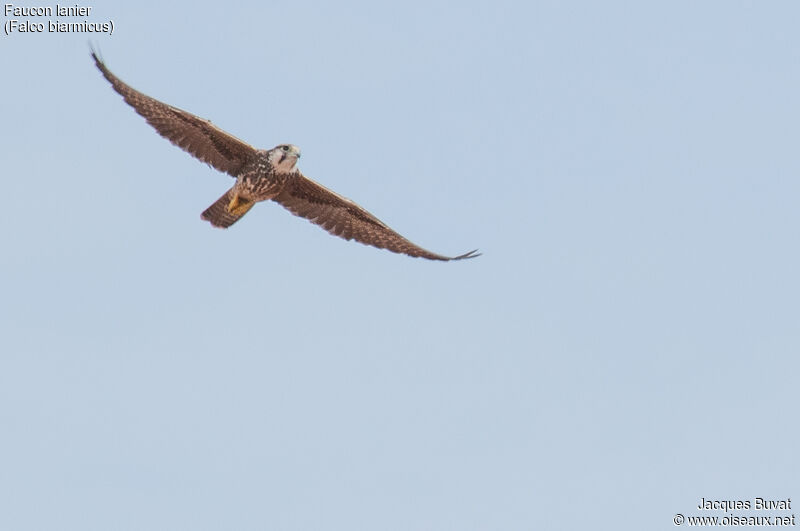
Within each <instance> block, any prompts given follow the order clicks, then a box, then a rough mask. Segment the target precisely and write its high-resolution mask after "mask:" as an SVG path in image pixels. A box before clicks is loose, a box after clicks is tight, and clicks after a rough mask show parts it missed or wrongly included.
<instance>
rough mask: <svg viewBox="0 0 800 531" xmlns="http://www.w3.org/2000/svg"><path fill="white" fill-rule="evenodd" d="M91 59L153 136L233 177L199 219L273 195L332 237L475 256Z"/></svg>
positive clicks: (236, 211)
mask: <svg viewBox="0 0 800 531" xmlns="http://www.w3.org/2000/svg"><path fill="white" fill-rule="evenodd" d="M92 57H93V58H94V63H95V65H97V68H99V69H100V72H102V73H103V76H105V78H106V79H107V80H108V81H109V82H110V83H111V86H112V87H114V90H116V91H117V92H118V93H119V94H120V95H121V96H122V97H123V98H124V99H125V101H126V102H127V103H128V105H130V106H131V107H133V108H134V110H135V111H136V112H137V113H139V114H140V115H142V116H143V117H144V119H145V120H147V123H149V124H150V125H152V126H153V127H154V128H155V130H156V131H158V134H160V135H161V136H163V137H164V138H166V139H167V140H169V141H170V142H172V143H173V144H175V145H176V146H178V147H180V148H182V149H183V150H185V151H187V152H188V153H189V154H190V155H192V156H194V157H196V158H197V159H200V160H201V161H203V162H205V163H207V164H208V165H209V166H211V167H213V168H215V169H217V170H219V171H221V172H225V173H227V174H229V175H230V176H231V177H234V178H235V179H236V183H235V184H234V185H233V187H232V188H231V189H230V190H228V191H227V192H225V193H224V194H223V195H222V197H220V198H219V199H217V201H216V202H215V203H214V204H213V205H211V206H210V207H208V208H207V209H206V210H205V212H203V214H202V218H203V219H205V220H206V221H208V222H210V223H211V224H212V225H214V226H215V227H221V228H227V227H230V226H231V225H233V224H234V223H236V222H237V221H239V219H240V218H241V217H242V216H244V215H245V214H247V212H248V211H249V210H250V209H251V208H253V205H255V204H256V203H258V202H259V201H266V200H267V199H272V200H273V201H275V202H277V203H280V204H281V205H283V206H284V207H285V208H286V209H288V210H289V211H290V212H291V213H292V214H295V215H297V216H301V217H304V218H306V219H308V220H309V221H311V222H312V223H316V224H317V225H319V226H320V227H322V228H323V229H325V230H326V231H328V232H330V233H331V234H333V235H334V236H339V237H341V238H344V239H346V240H351V239H353V240H356V241H358V242H361V243H363V244H366V245H372V246H374V247H378V248H381V249H388V250H390V251H392V252H395V253H403V254H407V255H409V256H413V257H422V258H427V259H429V260H442V261H449V260H463V259H465V258H475V257H476V256H480V254H479V253H478V252H477V250H475V251H470V252H468V253H464V254H462V255H459V256H454V257H449V256H443V255H440V254H436V253H432V252H430V251H427V250H425V249H423V248H422V247H419V246H418V245H415V244H414V243H411V242H410V241H409V240H407V239H405V238H404V237H403V236H401V235H400V234H398V233H397V232H395V231H393V230H392V229H390V228H389V227H388V226H387V225H386V224H385V223H383V222H382V221H381V220H379V219H378V218H376V217H375V216H373V215H372V214H370V213H369V212H367V211H366V210H364V209H363V208H361V207H360V206H358V205H357V204H356V203H354V202H353V201H350V200H349V199H347V198H345V197H342V196H340V195H339V194H337V193H335V192H332V191H331V190H328V189H327V188H325V187H324V186H322V185H320V184H317V183H316V182H314V181H312V180H311V179H309V178H307V177H305V176H304V175H303V174H302V173H300V170H299V169H297V167H296V164H297V159H299V158H300V149H299V148H298V147H297V146H294V145H292V144H281V145H279V146H277V147H274V148H272V149H270V150H264V149H256V148H254V147H252V146H250V145H249V144H247V143H245V142H243V141H241V140H239V139H238V138H236V137H235V136H233V135H230V134H228V133H226V132H225V131H223V130H221V129H219V128H218V127H216V126H214V125H213V124H212V123H211V122H210V121H208V120H204V119H203V118H200V117H198V116H195V115H193V114H191V113H188V112H186V111H183V110H181V109H178V108H177V107H173V106H172V105H167V104H166V103H162V102H160V101H158V100H156V99H153V98H151V97H150V96H147V95H145V94H142V93H141V92H139V91H138V90H135V89H133V88H132V87H130V86H128V85H127V84H125V83H124V82H123V81H122V80H120V79H119V78H118V77H117V76H115V75H114V74H112V73H111V71H110V70H109V69H108V68H106V65H105V64H104V63H103V61H101V60H100V59H99V58H98V56H97V54H95V53H94V52H92Z"/></svg>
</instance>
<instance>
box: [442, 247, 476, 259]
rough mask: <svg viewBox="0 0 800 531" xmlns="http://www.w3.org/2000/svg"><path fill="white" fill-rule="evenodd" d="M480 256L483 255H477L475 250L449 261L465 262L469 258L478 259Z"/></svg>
mask: <svg viewBox="0 0 800 531" xmlns="http://www.w3.org/2000/svg"><path fill="white" fill-rule="evenodd" d="M481 254H483V253H479V252H478V250H477V249H473V250H471V251H470V252H468V253H464V254H460V255H458V256H454V257H453V258H451V259H450V260H467V259H469V258H478V257H479V256H480V255H481Z"/></svg>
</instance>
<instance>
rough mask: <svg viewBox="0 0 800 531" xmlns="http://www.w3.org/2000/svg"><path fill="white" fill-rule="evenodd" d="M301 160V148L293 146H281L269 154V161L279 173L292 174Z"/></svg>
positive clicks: (271, 150)
mask: <svg viewBox="0 0 800 531" xmlns="http://www.w3.org/2000/svg"><path fill="white" fill-rule="evenodd" d="M299 158H300V148H299V147H297V146H295V145H293V144H281V145H280V146H275V147H274V148H272V149H270V150H269V152H268V160H269V162H270V164H272V166H273V167H274V168H275V171H276V172H278V173H291V172H293V171H294V165H295V164H297V159H299Z"/></svg>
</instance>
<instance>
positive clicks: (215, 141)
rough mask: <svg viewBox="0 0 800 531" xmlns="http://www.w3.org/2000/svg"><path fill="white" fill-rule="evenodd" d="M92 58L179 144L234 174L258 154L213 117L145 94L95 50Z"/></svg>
mask: <svg viewBox="0 0 800 531" xmlns="http://www.w3.org/2000/svg"><path fill="white" fill-rule="evenodd" d="M92 57H93V58H94V63H95V64H96V65H97V68H99V69H100V71H101V72H102V73H103V75H104V76H105V78H106V79H107V80H108V81H109V82H110V83H111V86H113V87H114V90H116V91H117V92H119V93H120V94H121V95H122V97H123V98H125V101H126V102H127V103H128V105H130V106H131V107H133V108H134V109H135V110H136V112H137V113H139V114H141V115H142V116H144V119H145V120H147V123H149V124H150V125H152V126H153V127H154V128H155V130H156V131H158V133H159V134H160V135H161V136H163V137H164V138H166V139H167V140H169V141H170V142H172V143H173V144H175V145H176V146H178V147H180V148H182V149H183V150H185V151H187V152H188V153H190V154H192V155H193V156H195V157H196V158H198V159H200V160H202V161H203V162H205V163H208V164H209V165H210V166H212V167H214V168H216V169H218V170H219V171H223V172H225V173H228V174H230V175H232V176H234V177H236V176H237V174H238V172H239V171H240V170H241V169H242V166H244V164H245V163H246V162H247V161H249V160H250V159H251V158H252V157H254V156H255V154H256V150H255V148H253V147H252V146H250V145H249V144H247V143H246V142H243V141H241V140H239V139H238V138H236V137H235V136H233V135H229V134H228V133H226V132H225V131H223V130H222V129H219V128H217V127H215V126H214V125H213V124H212V123H211V122H210V121H209V120H204V119H203V118H200V117H198V116H195V115H194V114H191V113H188V112H186V111H184V110H181V109H178V108H177V107H173V106H172V105H167V104H166V103H162V102H160V101H158V100H156V99H154V98H151V97H150V96H147V95H145V94H142V93H141V92H139V91H138V90H136V89H134V88H132V87H130V86H129V85H127V84H125V83H124V82H123V81H122V80H121V79H119V78H118V77H117V76H115V75H114V74H112V73H111V71H110V70H109V69H108V68H106V65H105V64H103V62H102V61H101V60H100V59H99V58H98V57H97V54H95V53H92Z"/></svg>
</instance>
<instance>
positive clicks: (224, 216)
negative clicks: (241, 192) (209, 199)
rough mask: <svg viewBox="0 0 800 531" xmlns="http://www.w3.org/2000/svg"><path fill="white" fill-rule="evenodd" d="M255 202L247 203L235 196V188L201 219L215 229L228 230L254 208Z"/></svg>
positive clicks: (209, 208)
mask: <svg viewBox="0 0 800 531" xmlns="http://www.w3.org/2000/svg"><path fill="white" fill-rule="evenodd" d="M253 205H255V202H253V201H246V200H244V199H241V198H240V197H239V196H237V195H234V193H233V188H231V189H230V190H228V191H227V192H225V193H224V194H223V195H222V197H220V198H219V199H217V200H216V201H215V202H214V204H213V205H211V206H210V207H208V208H207V209H206V210H205V211H204V212H203V213H202V214H201V216H200V217H202V218H203V219H204V220H206V221H208V222H210V223H211V224H212V225H214V226H215V227H220V228H223V229H227V228H228V227H230V226H231V225H233V224H234V223H236V222H237V221H239V219H241V217H242V216H244V215H245V214H247V212H248V211H249V210H250V209H251V208H253Z"/></svg>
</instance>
